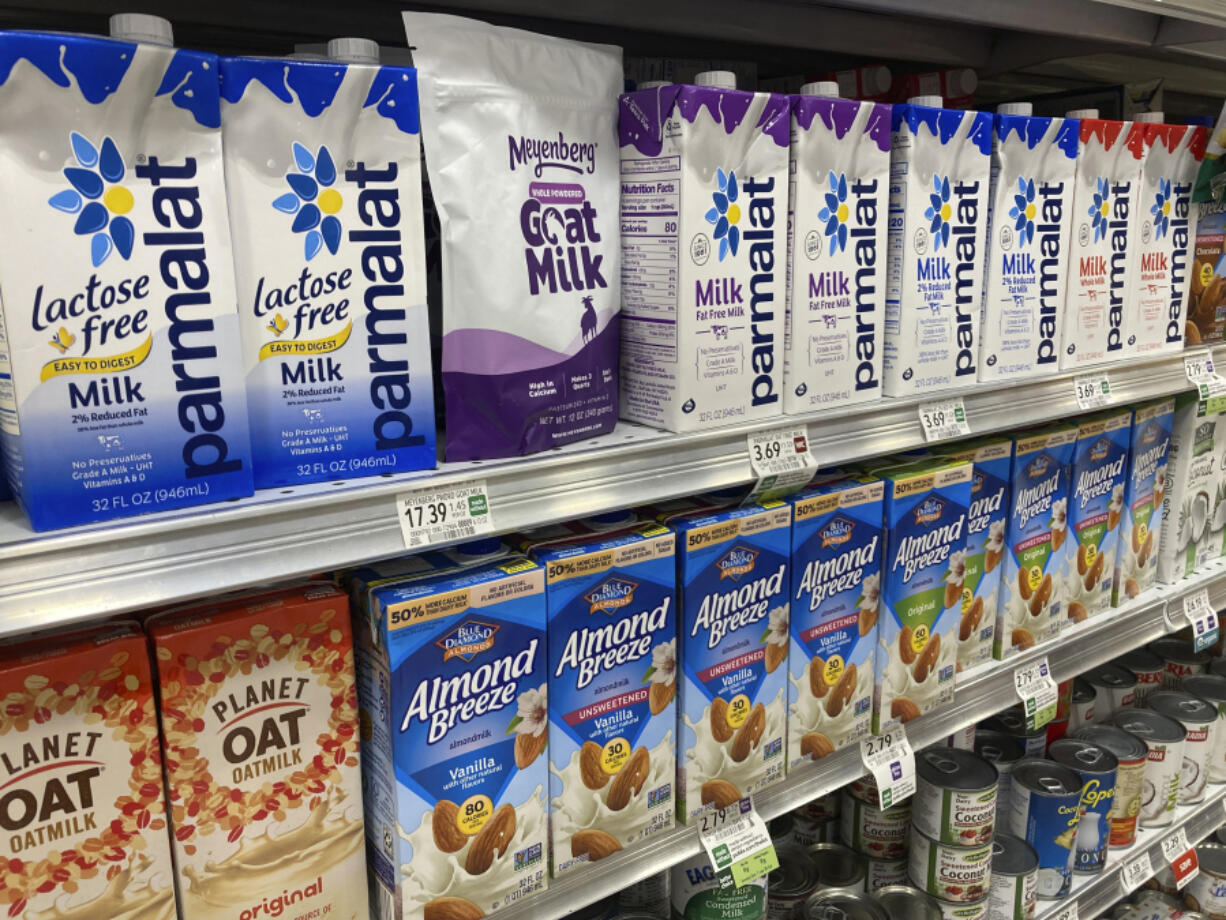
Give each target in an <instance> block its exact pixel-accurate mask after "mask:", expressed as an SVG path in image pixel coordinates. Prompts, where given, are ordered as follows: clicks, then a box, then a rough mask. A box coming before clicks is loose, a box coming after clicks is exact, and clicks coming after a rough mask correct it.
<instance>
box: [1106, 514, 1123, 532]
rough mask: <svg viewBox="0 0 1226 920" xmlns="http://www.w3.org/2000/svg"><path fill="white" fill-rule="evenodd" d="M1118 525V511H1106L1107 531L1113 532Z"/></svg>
mask: <svg viewBox="0 0 1226 920" xmlns="http://www.w3.org/2000/svg"><path fill="white" fill-rule="evenodd" d="M1119 523H1120V513H1119V512H1118V511H1108V512H1107V529H1108V530H1115V528H1116V526H1117V525H1118V524H1119Z"/></svg>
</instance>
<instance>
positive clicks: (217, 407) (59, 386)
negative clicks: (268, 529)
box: [0, 20, 252, 530]
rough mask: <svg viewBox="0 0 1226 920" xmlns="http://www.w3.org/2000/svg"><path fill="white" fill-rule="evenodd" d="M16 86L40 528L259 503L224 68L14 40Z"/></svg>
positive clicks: (7, 212) (13, 446) (21, 487)
mask: <svg viewBox="0 0 1226 920" xmlns="http://www.w3.org/2000/svg"><path fill="white" fill-rule="evenodd" d="M157 22H158V23H160V24H161V25H162V26H164V27H165V29H166V31H167V32H168V31H169V26H168V24H166V23H165V22H164V20H157ZM166 41H167V44H169V37H168V36H167V39H166ZM0 74H3V79H2V80H0V149H3V150H4V152H5V156H4V160H3V166H2V167H0V194H2V195H3V196H4V200H5V207H4V208H3V209H2V210H0V237H2V238H3V239H4V246H3V247H0V278H3V281H2V282H0V294H2V296H3V303H4V306H3V316H0V330H2V331H0V430H2V431H3V435H4V438H3V441H4V455H5V465H6V467H7V471H8V476H9V479H10V481H11V482H12V484H13V488H14V491H15V492H16V493H17V496H18V498H19V499H20V501H21V503H22V506H23V507H24V508H25V510H26V513H27V514H28V515H29V517H30V522H31V524H32V525H33V526H34V528H35V529H36V530H47V529H50V528H54V527H66V526H69V525H72V524H84V523H88V522H91V521H103V520H107V519H110V518H116V517H124V516H128V515H132V514H139V513H143V512H149V511H167V510H170V509H173V508H182V507H185V506H188V505H199V504H203V503H205V502H216V501H221V500H223V499H228V498H234V497H237V496H242V495H250V494H251V491H252V483H251V452H250V445H249V436H248V430H247V410H246V401H245V397H244V393H243V383H242V374H241V371H240V368H239V336H238V316H237V314H236V312H235V295H234V267H233V262H232V261H231V258H232V249H231V246H230V230H229V226H228V224H227V220H226V190H225V184H224V179H223V169H222V150H221V131H220V130H219V119H220V114H219V113H220V102H219V97H218V86H217V58H216V57H215V56H214V55H211V54H203V53H200V52H196V51H181V50H178V49H175V48H172V47H165V46H162V45H156V44H150V43H148V42H144V41H142V42H139V43H138V42H135V41H121V40H118V39H106V38H94V37H90V36H84V35H68V34H62V33H59V34H51V33H40V32H0Z"/></svg>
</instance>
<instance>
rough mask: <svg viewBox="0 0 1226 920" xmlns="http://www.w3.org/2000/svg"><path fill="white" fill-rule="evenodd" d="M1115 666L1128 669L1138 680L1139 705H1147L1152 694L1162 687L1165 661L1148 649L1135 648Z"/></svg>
mask: <svg viewBox="0 0 1226 920" xmlns="http://www.w3.org/2000/svg"><path fill="white" fill-rule="evenodd" d="M1113 663H1114V664H1118V665H1120V666H1121V667H1124V668H1127V669H1128V670H1129V671H1131V672H1132V675H1133V677H1135V678H1136V679H1137V705H1138V706H1142V705H1144V704H1145V698H1146V697H1147V696H1149V694H1150V692H1151V691H1153V690H1157V689H1158V688H1159V687H1161V686H1162V674H1163V670H1164V665H1163V661H1162V659H1161V658H1159V657H1158V656H1157V655H1155V654H1154V653H1153V652H1151V651H1150V650H1149V649H1147V648H1134V649H1133V650H1132V651H1131V652H1125V653H1124V654H1123V655H1120V657H1119V658H1117V659H1115V661H1114V662H1113Z"/></svg>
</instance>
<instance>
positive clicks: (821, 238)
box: [783, 84, 890, 413]
mask: <svg viewBox="0 0 1226 920" xmlns="http://www.w3.org/2000/svg"><path fill="white" fill-rule="evenodd" d="M824 85H828V86H831V87H833V86H835V84H810V86H814V87H818V88H820V87H822V86H824ZM802 92H804V90H803V89H802ZM790 149H791V157H790V169H789V171H790V173H791V182H790V183H789V185H788V252H789V261H788V274H787V280H788V295H787V325H786V328H785V331H784V369H783V409H784V411H785V412H787V413H801V412H811V411H813V410H815V409H818V408H821V407H823V406H840V405H851V404H853V403H860V402H865V401H867V400H871V399H877V398H878V397H880V396H881V348H882V328H881V327H882V323H883V321H884V320H885V308H884V307H885V277H886V276H885V268H886V220H887V218H888V215H889V197H888V196H889V169H890V107H889V106H888V105H878V104H877V103H873V102H857V101H855V100H852V99H837V98H829V97H826V96H821V95H801V96H795V97H793V99H792V144H791V148H790Z"/></svg>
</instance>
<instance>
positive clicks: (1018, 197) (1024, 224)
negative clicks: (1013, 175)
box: [1009, 176, 1035, 246]
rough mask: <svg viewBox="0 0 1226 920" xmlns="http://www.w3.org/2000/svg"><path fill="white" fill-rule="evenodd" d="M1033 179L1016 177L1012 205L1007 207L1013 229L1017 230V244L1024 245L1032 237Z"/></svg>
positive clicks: (1033, 211)
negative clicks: (1015, 192)
mask: <svg viewBox="0 0 1226 920" xmlns="http://www.w3.org/2000/svg"><path fill="white" fill-rule="evenodd" d="M1034 215H1035V207H1034V180H1033V179H1023V178H1022V177H1021V176H1019V177H1018V179H1017V194H1015V195H1014V196H1013V207H1011V208H1010V209H1009V217H1010V219H1011V220H1013V222H1014V223H1013V229H1014V230H1016V231H1017V242H1018V245H1019V246H1025V245H1026V244H1027V243H1029V242H1030V241H1031V240H1033V239H1034Z"/></svg>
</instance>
